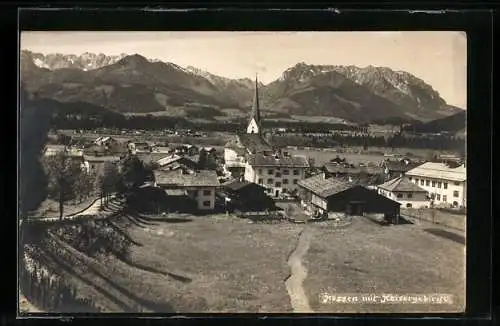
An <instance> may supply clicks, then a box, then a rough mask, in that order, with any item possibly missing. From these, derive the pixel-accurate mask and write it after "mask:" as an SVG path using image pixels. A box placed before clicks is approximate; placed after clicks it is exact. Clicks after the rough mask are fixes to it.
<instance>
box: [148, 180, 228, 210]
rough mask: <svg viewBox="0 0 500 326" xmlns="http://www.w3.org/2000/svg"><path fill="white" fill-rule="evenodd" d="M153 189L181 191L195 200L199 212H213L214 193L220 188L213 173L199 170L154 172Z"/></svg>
mask: <svg viewBox="0 0 500 326" xmlns="http://www.w3.org/2000/svg"><path fill="white" fill-rule="evenodd" d="M154 176H155V184H154V186H155V187H161V188H162V189H165V190H174V189H178V190H182V191H184V192H185V193H186V195H187V196H188V197H190V198H191V199H193V200H195V201H196V203H197V208H198V209H199V210H213V209H214V207H215V191H216V189H217V188H218V187H219V186H220V184H219V180H218V179H217V174H216V173H215V171H209V170H201V171H196V172H195V171H192V172H184V171H183V170H174V171H156V170H155V171H154Z"/></svg>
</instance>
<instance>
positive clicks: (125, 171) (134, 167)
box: [121, 155, 149, 192]
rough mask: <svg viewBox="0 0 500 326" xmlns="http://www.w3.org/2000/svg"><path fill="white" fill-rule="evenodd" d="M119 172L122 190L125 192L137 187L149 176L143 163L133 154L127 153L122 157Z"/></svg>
mask: <svg viewBox="0 0 500 326" xmlns="http://www.w3.org/2000/svg"><path fill="white" fill-rule="evenodd" d="M121 174H122V185H123V190H124V191H126V192H130V191H133V190H135V189H137V188H139V186H141V185H142V184H143V183H144V182H145V181H146V180H147V178H148V176H149V173H148V171H147V169H146V168H145V166H144V164H143V163H142V161H141V160H140V159H139V158H138V157H137V156H135V155H127V156H126V157H125V158H124V159H123V161H122V173H121Z"/></svg>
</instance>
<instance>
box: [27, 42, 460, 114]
mask: <svg viewBox="0 0 500 326" xmlns="http://www.w3.org/2000/svg"><path fill="white" fill-rule="evenodd" d="M20 68H21V82H22V83H23V85H24V88H25V89H26V90H27V91H28V92H30V93H36V95H37V96H38V97H42V98H50V99H54V100H57V101H60V102H63V103H64V102H83V103H90V104H93V105H98V106H102V107H105V108H108V109H110V110H113V111H116V112H120V113H124V114H130V113H135V114H145V113H153V114H161V115H168V116H183V117H188V118H189V117H201V118H204V119H209V120H210V119H232V118H235V119H236V118H244V117H245V118H246V117H247V116H248V113H249V111H250V106H251V101H252V98H253V93H254V88H255V82H254V81H253V80H251V79H248V78H244V79H231V78H226V77H222V76H217V75H215V74H212V73H210V72H207V71H203V70H201V69H198V68H195V67H192V66H189V67H185V68H184V67H180V66H178V65H176V64H174V63H170V62H163V61H160V60H157V59H147V58H145V57H143V56H141V55H138V54H133V55H126V54H121V55H118V56H107V55H104V54H93V53H84V54H82V55H80V56H76V55H63V54H47V55H43V54H40V53H33V52H30V51H27V50H23V51H21V57H20ZM259 94H260V96H261V108H262V113H263V116H264V117H266V115H267V116H268V117H269V116H272V115H278V116H282V117H296V116H314V117H323V116H324V117H336V118H341V119H345V120H349V121H352V122H358V123H361V122H369V121H372V120H376V119H386V118H400V119H403V120H404V119H406V120H408V121H414V120H417V121H423V122H427V121H431V120H435V119H440V118H443V117H447V116H451V115H454V114H456V113H460V112H463V110H462V109H460V108H457V107H454V106H451V105H448V104H447V103H446V102H445V100H443V98H441V97H440V95H439V93H438V92H437V91H435V90H434V89H433V88H432V87H431V86H430V85H428V84H427V83H425V82H424V81H423V80H421V79H419V78H417V77H415V76H413V75H411V74H409V73H407V72H402V71H394V70H391V69H389V68H385V67H373V66H368V67H365V68H359V67H355V66H335V65H308V64H306V63H298V64H296V65H295V66H293V67H290V68H289V69H287V70H286V71H284V72H283V74H282V75H281V76H280V78H278V79H277V80H275V81H273V82H271V83H269V84H267V85H264V84H262V83H259Z"/></svg>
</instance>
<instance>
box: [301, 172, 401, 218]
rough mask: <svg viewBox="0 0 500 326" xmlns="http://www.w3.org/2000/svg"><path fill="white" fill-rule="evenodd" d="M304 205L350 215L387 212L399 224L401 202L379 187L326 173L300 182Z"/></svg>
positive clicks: (316, 210) (313, 210)
mask: <svg viewBox="0 0 500 326" xmlns="http://www.w3.org/2000/svg"><path fill="white" fill-rule="evenodd" d="M299 187H300V190H299V196H300V198H301V201H302V204H303V205H304V206H306V207H307V209H309V210H310V211H312V212H313V213H319V214H325V213H330V212H336V213H338V212H343V213H345V214H347V215H358V216H359V215H365V213H376V214H384V216H385V217H386V219H390V220H391V221H392V222H393V223H396V224H397V223H398V220H399V214H400V205H401V204H400V203H398V202H396V201H394V200H391V199H389V198H386V197H384V196H382V195H380V194H378V193H377V191H375V190H371V189H368V188H366V187H364V186H362V185H353V184H349V183H346V182H342V181H339V180H338V179H335V178H327V177H326V175H325V174H324V173H321V174H318V175H315V176H312V177H310V178H307V179H304V180H301V181H299Z"/></svg>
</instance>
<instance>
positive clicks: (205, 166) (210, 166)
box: [198, 149, 217, 170]
mask: <svg viewBox="0 0 500 326" xmlns="http://www.w3.org/2000/svg"><path fill="white" fill-rule="evenodd" d="M198 169H200V170H217V161H216V159H215V158H214V156H213V155H212V154H209V153H207V151H205V150H204V149H202V150H201V151H200V155H199V158H198Z"/></svg>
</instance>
